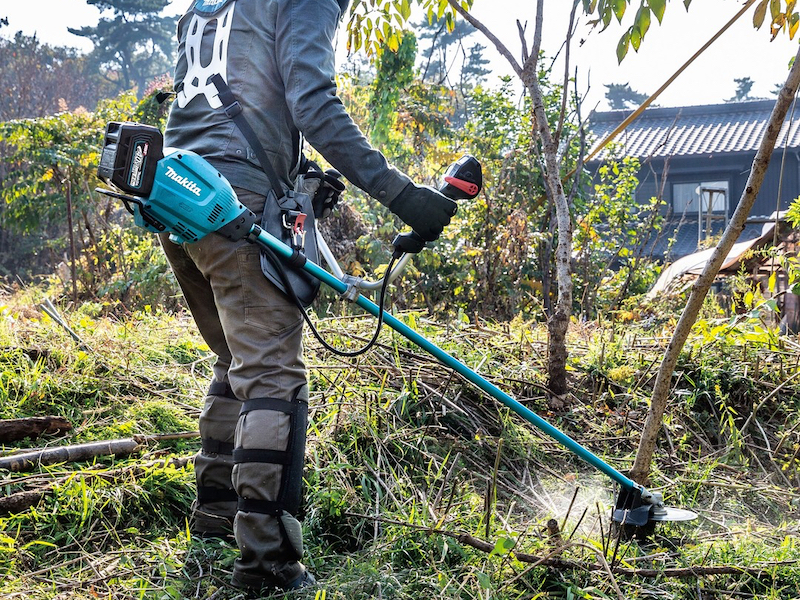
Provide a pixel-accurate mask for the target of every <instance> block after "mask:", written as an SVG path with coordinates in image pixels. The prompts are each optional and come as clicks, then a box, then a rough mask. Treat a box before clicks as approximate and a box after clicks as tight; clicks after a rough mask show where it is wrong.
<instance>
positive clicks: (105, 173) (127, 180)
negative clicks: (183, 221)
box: [97, 121, 164, 197]
mask: <svg viewBox="0 0 800 600" xmlns="http://www.w3.org/2000/svg"><path fill="white" fill-rule="evenodd" d="M163 146H164V137H163V136H162V135H161V132H160V131H159V130H158V128H156V127H153V126H151V125H142V124H141V123H131V122H124V123H123V122H118V121H112V122H110V123H109V124H108V125H106V132H105V138H104V141H103V151H102V154H101V155H100V165H99V166H98V168H97V176H98V177H99V178H100V179H102V180H103V181H104V182H106V183H107V184H109V185H113V186H114V187H115V188H117V189H118V190H120V191H122V192H125V193H127V194H131V195H133V196H145V197H146V196H149V195H150V192H151V190H152V189H153V180H154V178H155V176H156V164H157V163H158V161H159V160H161V159H162V158H163V157H164V150H163Z"/></svg>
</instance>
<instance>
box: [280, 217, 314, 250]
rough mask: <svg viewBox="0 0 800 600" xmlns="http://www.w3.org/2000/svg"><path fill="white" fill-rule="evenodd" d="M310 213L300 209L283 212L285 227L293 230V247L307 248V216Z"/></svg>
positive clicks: (297, 248)
mask: <svg viewBox="0 0 800 600" xmlns="http://www.w3.org/2000/svg"><path fill="white" fill-rule="evenodd" d="M307 216H308V215H307V214H306V213H304V212H300V211H299V210H286V211H284V212H283V216H282V219H283V227H284V228H285V229H288V230H289V231H291V232H292V248H294V249H295V250H303V249H305V244H306V228H305V225H306V217H307Z"/></svg>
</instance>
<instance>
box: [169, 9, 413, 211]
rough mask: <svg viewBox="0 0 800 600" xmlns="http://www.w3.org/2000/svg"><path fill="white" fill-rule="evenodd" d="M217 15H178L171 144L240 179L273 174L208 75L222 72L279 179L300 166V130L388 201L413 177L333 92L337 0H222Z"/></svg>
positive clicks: (245, 183)
mask: <svg viewBox="0 0 800 600" xmlns="http://www.w3.org/2000/svg"><path fill="white" fill-rule="evenodd" d="M220 4H221V6H222V9H221V10H220V12H218V13H217V14H216V15H214V16H213V17H201V16H198V15H195V14H193V12H192V10H191V9H190V10H189V11H188V12H187V13H186V14H185V15H184V16H183V17H182V18H181V19H180V21H179V22H178V44H179V45H178V63H177V66H176V68H175V90H176V91H177V92H178V97H177V98H176V100H175V102H174V103H173V105H172V109H171V111H170V115H169V119H168V122H167V130H166V136H165V143H166V145H168V146H171V147H175V148H183V149H187V150H192V151H194V152H196V153H198V154H199V155H201V156H203V157H205V158H206V159H207V160H208V161H209V162H210V163H211V164H213V165H214V167H216V168H217V169H218V170H219V171H220V172H221V173H222V174H223V175H224V176H225V177H227V178H228V180H229V181H230V182H231V183H232V184H233V185H236V186H239V187H243V188H245V189H248V190H251V191H254V192H258V193H262V194H266V192H267V190H268V189H269V182H268V179H267V177H266V175H265V174H264V172H263V171H262V170H261V167H260V166H259V165H258V160H257V159H256V157H255V154H254V153H253V151H252V150H251V149H250V148H249V147H248V145H247V142H246V141H245V140H244V138H243V137H242V135H241V133H240V132H239V130H238V128H237V127H236V126H235V125H234V123H233V121H232V120H231V119H229V118H228V117H227V116H226V115H225V113H224V111H223V109H222V108H221V107H220V106H221V103H220V102H219V100H218V99H217V98H216V89H215V88H214V87H213V85H211V84H207V82H208V80H209V79H210V77H211V76H212V75H214V74H215V73H216V72H219V73H220V74H221V75H222V76H223V78H224V79H225V80H226V81H227V83H228V86H229V87H230V88H231V91H232V92H233V94H234V95H235V96H236V98H237V99H238V100H239V103H240V104H241V105H242V108H243V111H244V115H245V117H246V118H247V120H248V121H249V123H250V125H251V127H252V128H253V129H254V130H255V131H256V132H257V134H258V137H259V140H260V141H261V144H262V146H263V147H264V149H265V150H266V152H267V155H268V156H269V158H270V160H271V161H272V166H273V168H274V169H275V172H276V173H277V175H278V177H279V178H280V179H281V180H282V183H283V184H284V185H285V186H287V187H292V183H293V181H294V179H295V176H296V175H297V167H298V158H299V155H300V150H301V147H300V146H301V132H302V135H303V136H305V138H306V139H307V140H308V142H309V143H310V144H311V145H312V146H313V147H314V148H315V149H316V150H317V151H318V152H319V153H320V154H322V156H324V157H325V159H326V160H327V161H328V162H329V163H330V164H331V165H333V166H334V167H335V168H336V169H338V170H339V171H340V172H341V173H342V174H343V175H344V176H345V177H346V178H347V179H348V180H349V181H350V182H352V183H353V184H355V185H357V186H358V187H359V188H361V189H363V190H364V191H365V192H367V193H368V194H369V195H370V196H372V197H373V198H376V199H377V200H378V201H380V202H381V203H382V204H385V205H387V206H388V204H389V203H390V202H391V201H392V200H394V198H395V197H396V196H397V194H399V193H400V191H401V190H402V189H403V188H404V187H405V186H406V184H407V183H408V182H409V181H410V179H409V178H408V177H407V176H406V175H404V174H403V173H401V172H400V171H398V170H396V169H394V168H393V167H390V166H389V164H388V163H387V161H386V158H384V156H383V155H382V154H381V153H380V152H378V151H377V150H375V149H374V148H372V147H371V146H370V145H369V143H368V142H367V140H366V138H365V137H364V135H363V134H362V133H361V131H360V130H359V129H358V127H357V126H356V124H355V123H354V122H353V120H352V119H351V118H350V116H349V115H348V114H347V112H346V111H345V108H344V106H343V105H342V103H341V101H340V100H339V98H338V97H337V96H336V84H335V82H334V73H335V70H334V52H333V37H334V35H335V33H336V28H337V26H338V24H339V18H340V8H339V5H338V3H337V1H336V0H235V1H232V2H227V3H224V2H220Z"/></svg>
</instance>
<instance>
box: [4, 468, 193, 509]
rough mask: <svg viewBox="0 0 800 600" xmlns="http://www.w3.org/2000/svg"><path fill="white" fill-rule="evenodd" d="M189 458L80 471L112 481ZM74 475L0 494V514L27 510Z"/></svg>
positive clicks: (89, 476) (86, 475)
mask: <svg viewBox="0 0 800 600" xmlns="http://www.w3.org/2000/svg"><path fill="white" fill-rule="evenodd" d="M190 460H191V457H189V456H182V457H173V458H169V459H166V460H155V461H150V462H147V463H143V464H136V465H129V466H126V467H122V468H119V469H111V470H106V471H90V472H87V473H82V476H83V477H84V478H86V479H90V478H96V479H104V480H106V481H112V480H114V479H116V478H118V477H120V476H122V475H131V474H133V475H134V476H138V475H140V474H143V473H144V472H145V471H146V470H147V469H149V468H153V467H166V466H167V465H171V466H173V467H175V468H176V469H181V468H183V467H185V466H186V465H187V464H188V462H189V461H190ZM74 475H75V473H71V474H70V475H68V476H64V477H59V478H57V479H56V480H54V481H50V482H48V483H47V484H46V485H44V486H43V487H39V488H38V489H35V490H23V491H20V492H15V493H13V494H9V495H8V496H0V515H9V514H13V513H20V512H22V511H24V510H27V509H28V508H30V507H31V506H35V505H37V504H39V502H40V501H41V500H42V498H44V497H45V496H47V495H48V494H50V493H52V491H53V487H54V486H55V485H57V484H58V483H63V482H64V481H65V480H66V479H67V478H68V477H72V476H74Z"/></svg>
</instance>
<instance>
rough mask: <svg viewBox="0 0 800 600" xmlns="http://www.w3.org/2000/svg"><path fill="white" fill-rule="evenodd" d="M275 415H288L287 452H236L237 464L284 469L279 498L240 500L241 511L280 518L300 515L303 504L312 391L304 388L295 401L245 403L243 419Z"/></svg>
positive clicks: (263, 399) (238, 450)
mask: <svg viewBox="0 0 800 600" xmlns="http://www.w3.org/2000/svg"><path fill="white" fill-rule="evenodd" d="M260 410H264V411H273V412H278V413H282V414H285V415H288V417H289V435H288V439H287V443H286V449H285V450H267V449H258V448H241V447H240V448H234V450H233V462H234V464H237V465H238V464H244V463H267V464H273V465H281V466H282V467H283V469H282V470H281V481H280V488H279V491H278V495H277V498H274V499H271V500H263V499H249V498H240V499H239V510H243V511H247V512H258V513H264V514H270V515H273V516H276V517H277V516H280V515H281V514H282V513H283V512H284V511H285V512H288V513H289V514H290V515H297V513H298V512H299V510H300V505H301V503H302V484H303V463H304V458H305V449H306V427H307V426H308V391H307V388H306V386H305V385H303V386H301V387H300V388H299V389H298V391H297V392H296V393H295V394H294V397H293V398H292V399H291V400H280V399H277V398H252V399H250V400H245V401H244V402H243V403H242V410H241V412H240V416H241V415H245V414H247V413H249V412H253V411H260Z"/></svg>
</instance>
